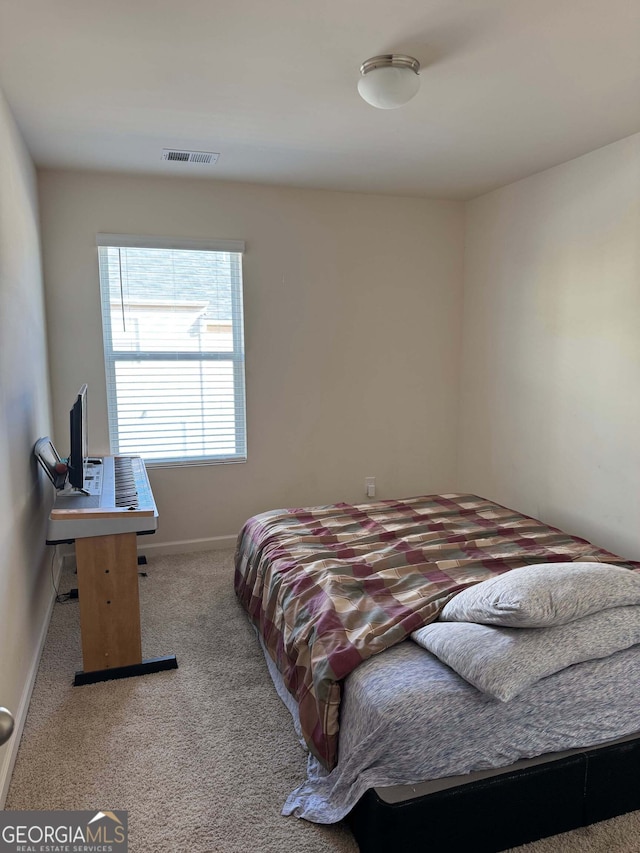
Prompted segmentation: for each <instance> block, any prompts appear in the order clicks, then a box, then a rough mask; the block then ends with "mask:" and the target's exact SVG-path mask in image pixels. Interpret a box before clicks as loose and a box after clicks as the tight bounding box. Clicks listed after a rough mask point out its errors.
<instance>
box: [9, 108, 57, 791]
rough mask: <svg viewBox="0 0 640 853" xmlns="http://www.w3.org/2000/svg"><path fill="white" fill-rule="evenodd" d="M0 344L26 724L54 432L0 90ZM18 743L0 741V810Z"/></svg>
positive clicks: (42, 592)
mask: <svg viewBox="0 0 640 853" xmlns="http://www.w3.org/2000/svg"><path fill="white" fill-rule="evenodd" d="M0 341H1V342H2V345H1V346H0V457H1V458H2V460H3V478H2V479H3V486H2V488H1V489H0V705H5V706H7V707H8V708H9V709H10V710H11V711H12V712H13V714H14V716H16V718H17V722H18V723H19V724H20V723H22V722H24V715H25V714H26V707H27V702H28V698H29V694H30V688H31V676H32V675H33V674H35V673H34V667H35V665H36V663H37V659H38V655H39V650H40V643H41V639H42V633H43V631H44V630H46V626H47V624H48V610H49V607H50V605H51V602H52V587H51V580H50V577H49V554H47V553H46V548H45V544H44V543H45V534H46V531H45V520H46V516H47V514H48V509H49V504H50V502H51V493H52V487H51V485H50V484H49V481H48V480H47V481H46V483H47V485H44V484H43V482H42V478H41V477H40V475H39V473H38V471H37V469H36V461H35V459H34V458H33V456H32V448H33V445H34V443H35V441H36V439H37V438H39V437H40V436H42V435H46V434H47V433H48V431H49V395H48V388H47V365H46V334H45V322H44V304H43V295H42V277H41V268H40V246H39V234H38V206H37V200H36V187H35V175H34V170H33V166H32V163H31V159H30V157H29V155H28V153H27V151H26V148H25V147H24V144H23V142H22V139H21V137H20V134H19V132H18V130H17V128H16V125H15V123H14V121H13V118H12V116H11V113H10V111H9V108H8V106H7V103H6V101H5V99H4V96H3V95H2V92H0ZM47 486H48V487H47ZM17 742H18V735H14V737H13V739H12V740H11V741H9V742H8V743H7V744H5V746H3V747H0V806H1V805H2V803H3V802H4V796H5V794H6V785H7V783H8V777H9V772H10V768H11V766H12V761H13V758H14V752H15V749H16V748H17Z"/></svg>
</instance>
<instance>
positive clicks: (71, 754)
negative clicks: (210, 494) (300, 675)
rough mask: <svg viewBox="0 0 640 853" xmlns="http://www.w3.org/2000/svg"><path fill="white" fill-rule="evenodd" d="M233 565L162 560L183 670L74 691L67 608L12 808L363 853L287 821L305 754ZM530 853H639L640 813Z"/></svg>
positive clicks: (294, 850) (146, 617)
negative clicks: (84, 813)
mask: <svg viewBox="0 0 640 853" xmlns="http://www.w3.org/2000/svg"><path fill="white" fill-rule="evenodd" d="M232 558H233V555H232V553H231V552H230V551H212V552H207V553H197V554H188V555H184V556H180V557H175V556H166V557H154V558H152V559H150V561H149V566H148V567H147V571H148V577H146V578H141V580H140V590H141V612H142V622H143V654H144V655H145V656H146V657H155V656H159V655H164V654H176V655H177V656H178V663H179V668H178V669H177V670H173V671H169V672H163V673H157V674H155V675H148V676H144V677H141V678H129V679H124V680H121V681H111V682H104V683H102V684H95V685H88V686H85V687H75V688H74V687H72V686H71V685H72V678H73V674H74V672H75V670H77V669H81V668H82V658H81V653H80V642H79V622H78V603H77V601H75V602H74V601H69V602H66V603H63V604H56V605H55V607H54V612H53V617H52V621H51V626H50V629H49V634H48V637H47V641H46V646H45V649H44V653H43V657H42V661H41V664H40V668H39V672H38V677H37V681H36V685H35V688H34V692H33V698H32V701H31V706H30V709H29V714H28V718H27V722H26V725H25V729H24V733H23V736H22V741H21V744H20V749H19V752H18V758H17V762H16V766H15V770H14V774H13V779H12V782H11V786H10V789H9V796H8V799H7V803H6V808H7V809H44V808H46V809H93V810H97V809H102V810H104V809H126V810H127V811H128V813H129V836H130V843H129V849H130V850H131V851H132V853H156V851H158V853H159V851H168V852H169V853H174V851H175V853H178V851H189V853H253V851H268V853H332V852H333V853H357V850H358V848H357V845H356V843H355V841H354V839H353V836H352V835H351V833H350V832H349V830H348V828H346V827H345V826H343V825H338V826H318V825H315V824H311V823H307V822H306V821H301V820H297V819H295V818H291V817H288V818H285V817H282V816H281V814H280V808H281V806H282V803H283V802H284V799H285V797H286V795H287V794H288V793H289V792H290V791H291V790H292V789H293V788H294V787H295V786H296V785H297V784H298V783H299V782H300V781H301V780H302V779H303V778H304V768H305V757H304V753H303V752H302V749H301V748H300V746H299V745H298V742H297V740H296V737H295V735H294V731H293V726H292V723H291V718H290V716H289V714H288V712H287V710H286V709H285V707H284V705H283V704H282V703H281V701H280V699H279V698H278V696H277V694H276V692H275V689H274V687H273V685H272V683H271V681H270V679H269V676H268V674H267V669H266V665H265V662H264V658H263V656H262V652H261V651H260V648H259V645H258V642H257V640H256V637H255V635H254V633H253V631H252V629H251V628H250V626H249V624H248V622H247V621H246V619H245V617H244V615H243V613H242V611H241V610H240V608H239V606H238V604H237V603H236V600H235V596H234V594H233V583H232V577H233V572H232ZM71 586H75V580H74V576H73V574H72V573H66V574H65V575H64V577H63V579H62V582H61V590H66V589H68V588H69V587H71ZM426 850H427V848H426V847H425V851H426ZM518 850H519V851H522V853H524V851H527V853H612V851H616V853H639V851H640V812H635V813H634V814H632V815H626V816H623V817H620V818H616V819H614V820H611V821H607V822H605V823H602V824H598V825H596V826H592V827H587V828H583V829H580V830H576V831H575V832H571V833H566V834H564V835H562V836H556V837H555V838H551V839H545V840H542V841H539V842H536V843H534V844H530V845H526V846H525V847H522V848H518ZM390 853H396V851H390ZM429 853H432V851H429ZM449 853H458V852H457V851H449ZM469 853H473V851H469Z"/></svg>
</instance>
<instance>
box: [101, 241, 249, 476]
mask: <svg viewBox="0 0 640 853" xmlns="http://www.w3.org/2000/svg"><path fill="white" fill-rule="evenodd" d="M97 242H98V247H99V248H98V257H99V266H100V290H101V295H102V325H103V333H104V352H105V366H106V376H107V405H108V413H109V435H110V441H111V452H112V453H114V454H125V455H127V454H128V455H140V456H142V457H143V458H144V459H145V461H146V462H147V463H150V464H153V463H158V464H200V463H203V462H231V461H236V462H240V461H244V460H245V459H246V456H247V450H246V425H245V385H244V336H243V312H242V252H243V250H244V244H243V243H242V242H240V241H224V242H220V243H215V242H208V243H204V242H199V241H179V240H178V241H176V240H169V239H163V238H143V237H139V238H136V237H132V236H128V235H117V234H116V235H108V234H100V235H98V239H97Z"/></svg>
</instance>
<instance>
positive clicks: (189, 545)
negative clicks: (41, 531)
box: [62, 534, 238, 569]
mask: <svg viewBox="0 0 640 853" xmlns="http://www.w3.org/2000/svg"><path fill="white" fill-rule="evenodd" d="M237 538H238V537H237V535H236V534H232V535H231V536H211V537H209V538H208V539H181V540H178V541H175V542H154V541H153V537H152V536H139V537H138V552H139V553H140V554H145V555H146V556H150V557H152V556H154V555H157V556H158V557H160V556H162V555H163V554H189V553H192V552H194V551H222V550H225V549H229V548H235V546H236V540H237ZM62 547H65V546H62ZM68 549H69V550H68V551H66V552H65V553H63V554H62V560H63V564H64V567H65V569H75V566H76V555H75V551H74V548H73V545H69V546H68Z"/></svg>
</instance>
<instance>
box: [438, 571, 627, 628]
mask: <svg viewBox="0 0 640 853" xmlns="http://www.w3.org/2000/svg"><path fill="white" fill-rule="evenodd" d="M635 604H640V574H638V573H637V572H633V571H631V570H630V569H623V568H620V566H612V565H611V564H609V563H538V564H537V565H532V566H523V567H522V568H520V569H512V570H511V571H509V572H505V573H504V574H501V575H497V576H496V577H493V578H489V579H488V580H486V581H482V582H481V583H478V584H475V585H474V586H470V587H468V588H467V589H465V590H463V591H462V592H459V593H458V594H457V595H455V596H454V597H453V598H452V599H451V601H449V602H448V603H447V604H446V605H445V607H444V610H443V611H442V613H441V615H440V619H441V620H442V621H443V622H481V623H483V624H486V625H504V626H505V627H510V628H541V627H546V626H550V625H565V624H566V623H567V622H572V621H573V620H574V619H580V617H582V616H587V615H588V614H589V613H595V612H596V611H598V610H607V609H609V608H610V607H624V606H628V605H635Z"/></svg>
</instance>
